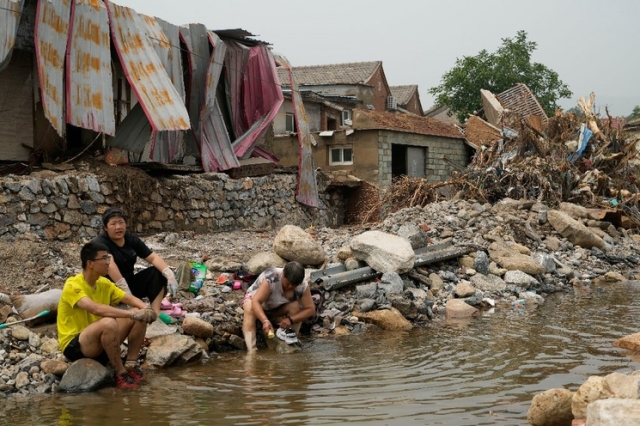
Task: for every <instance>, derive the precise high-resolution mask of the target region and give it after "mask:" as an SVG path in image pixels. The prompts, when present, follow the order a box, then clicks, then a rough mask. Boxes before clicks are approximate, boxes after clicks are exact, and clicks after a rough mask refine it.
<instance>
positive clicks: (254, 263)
mask: <svg viewBox="0 0 640 426" xmlns="http://www.w3.org/2000/svg"><path fill="white" fill-rule="evenodd" d="M286 264H287V261H286V260H284V259H283V258H282V257H280V256H278V255H277V254H276V253H274V252H272V251H264V252H260V253H258V254H254V255H253V256H252V257H251V259H249V260H248V261H247V270H248V272H249V273H250V274H251V275H256V276H257V275H260V274H261V273H262V272H263V271H264V270H266V269H269V268H282V267H284V265H286Z"/></svg>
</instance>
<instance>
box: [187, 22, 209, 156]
mask: <svg viewBox="0 0 640 426" xmlns="http://www.w3.org/2000/svg"><path fill="white" fill-rule="evenodd" d="M180 39H181V40H182V41H183V42H184V44H185V45H186V46H187V51H188V55H187V59H188V64H189V76H190V80H189V81H191V84H190V86H189V90H188V92H189V98H188V99H187V105H188V110H189V117H190V120H191V128H192V129H193V131H191V132H189V133H188V134H187V151H190V150H192V149H194V148H195V149H196V150H198V151H199V149H198V147H199V146H200V135H199V134H198V133H199V132H200V123H199V122H200V113H201V111H202V107H203V106H204V103H205V94H206V85H207V69H208V68H209V59H210V57H211V53H210V51H209V31H207V28H206V27H205V26H204V25H203V24H191V25H189V26H188V27H186V26H183V27H180ZM196 132H197V133H196Z"/></svg>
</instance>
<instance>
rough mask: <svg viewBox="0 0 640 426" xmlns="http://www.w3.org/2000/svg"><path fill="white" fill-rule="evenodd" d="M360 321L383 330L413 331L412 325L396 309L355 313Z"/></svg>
mask: <svg viewBox="0 0 640 426" xmlns="http://www.w3.org/2000/svg"><path fill="white" fill-rule="evenodd" d="M353 315H355V316H356V317H358V318H359V319H361V320H363V321H365V322H367V323H370V324H374V325H377V326H378V327H380V328H381V329H383V330H411V327H412V325H411V323H410V322H409V320H407V319H406V318H405V317H404V316H402V314H401V313H400V311H398V310H397V309H395V308H391V309H384V310H376V311H370V312H358V311H354V312H353Z"/></svg>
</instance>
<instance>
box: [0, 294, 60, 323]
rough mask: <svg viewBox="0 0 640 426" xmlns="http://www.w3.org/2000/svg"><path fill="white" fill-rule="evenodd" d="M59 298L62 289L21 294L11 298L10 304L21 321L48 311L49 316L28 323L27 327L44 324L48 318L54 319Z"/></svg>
mask: <svg viewBox="0 0 640 426" xmlns="http://www.w3.org/2000/svg"><path fill="white" fill-rule="evenodd" d="M61 296H62V289H53V290H48V291H44V292H42V293H36V294H26V295H22V294H21V295H16V296H11V304H12V305H13V307H14V308H15V310H16V311H18V314H19V315H20V317H21V318H22V319H27V318H30V317H32V316H35V315H38V314H39V313H40V312H42V311H45V310H49V311H50V313H49V315H46V316H44V317H41V318H37V319H35V320H33V321H30V322H29V324H28V325H30V326H33V325H36V324H41V323H43V322H46V321H47V320H48V319H49V318H52V317H53V318H55V316H56V313H57V312H58V302H59V301H60V297H61Z"/></svg>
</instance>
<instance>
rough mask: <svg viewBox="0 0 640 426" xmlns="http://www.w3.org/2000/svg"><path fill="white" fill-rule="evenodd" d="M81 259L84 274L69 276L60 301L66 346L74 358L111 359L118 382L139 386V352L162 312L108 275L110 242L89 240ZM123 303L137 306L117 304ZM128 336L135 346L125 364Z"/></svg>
mask: <svg viewBox="0 0 640 426" xmlns="http://www.w3.org/2000/svg"><path fill="white" fill-rule="evenodd" d="M80 259H81V261H82V273H81V274H78V275H76V276H73V277H70V278H69V279H67V281H66V282H65V284H64V288H63V289H62V296H61V297H60V302H59V303H58V324H57V325H58V342H59V343H60V350H62V352H63V354H64V356H65V357H67V358H68V359H69V360H70V361H76V360H78V359H80V358H93V359H96V360H98V361H100V362H102V363H103V364H105V363H106V362H107V361H109V362H110V363H111V365H112V367H113V368H114V370H115V373H116V386H118V387H122V388H135V387H137V386H138V382H139V381H140V380H142V371H141V370H140V368H139V367H138V363H137V359H138V355H139V353H140V348H141V347H142V343H143V341H144V336H145V333H146V331H147V324H150V323H152V322H153V321H155V320H156V313H155V312H154V311H153V309H150V308H148V307H147V305H146V304H145V303H144V302H143V301H142V300H140V299H138V298H137V297H134V296H132V295H131V294H126V293H125V292H124V291H122V290H120V289H119V288H118V287H116V285H115V284H114V283H112V282H111V281H109V280H108V279H107V278H105V277H104V275H106V274H107V272H108V270H109V263H110V262H111V255H110V254H109V250H108V248H107V246H105V245H104V244H100V243H95V242H90V243H87V244H85V245H84V246H83V247H82V250H81V251H80ZM120 302H122V303H125V304H127V305H129V306H130V307H132V308H133V309H130V310H123V309H118V308H116V307H115V305H117V304H118V303H120ZM125 339H128V347H129V350H128V352H127V358H126V359H127V361H126V363H124V364H123V362H122V359H121V358H120V344H121V343H122V342H124V340H125Z"/></svg>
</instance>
